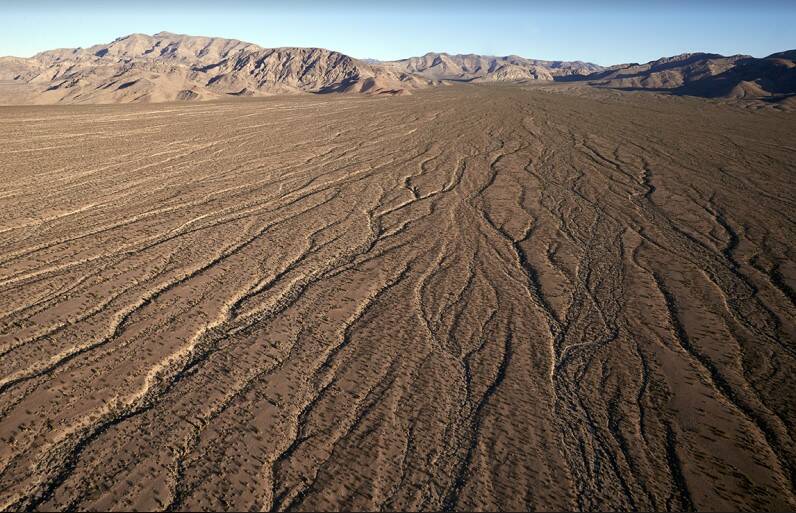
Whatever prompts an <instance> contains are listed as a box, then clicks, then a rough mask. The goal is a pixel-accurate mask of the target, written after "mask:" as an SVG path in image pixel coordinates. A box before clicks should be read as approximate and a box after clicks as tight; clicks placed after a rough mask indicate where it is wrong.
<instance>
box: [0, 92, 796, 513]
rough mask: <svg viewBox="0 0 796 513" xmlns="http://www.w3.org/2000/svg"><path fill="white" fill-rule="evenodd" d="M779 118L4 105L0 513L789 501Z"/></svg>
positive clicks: (793, 122) (757, 505)
mask: <svg viewBox="0 0 796 513" xmlns="http://www.w3.org/2000/svg"><path fill="white" fill-rule="evenodd" d="M794 116H796V115H795V114H793V113H787V112H778V111H775V110H772V109H762V110H759V111H751V110H745V109H741V108H738V107H735V106H732V105H727V104H720V103H711V102H708V101H704V100H697V99H688V98H675V97H661V96H657V95H654V94H643V93H623V94H620V93H615V92H605V91H593V90H588V89H561V90H560V91H555V90H553V91H547V90H542V89H539V88H521V87H517V86H492V87H490V86H469V87H448V88H440V89H435V90H430V91H422V92H419V93H417V94H415V95H413V96H409V97H400V98H352V97H331V96H319V97H292V98H286V97H275V98H272V99H261V100H250V101H247V100H240V101H234V102H226V103H225V102H219V103H205V104H163V105H150V106H142V105H138V106H136V105H126V106H86V107H78V106H69V107H6V108H2V109H0V440H1V441H2V443H0V509H11V510H17V509H43V510H52V509H66V508H76V509H100V510H104V509H113V510H118V509H133V508H138V509H147V510H149V509H164V508H169V509H177V510H179V509H194V510H195V509H210V510H212V509H234V510H248V509H280V510H281V509H294V510H314V509H321V510H328V509H340V508H352V509H379V508H382V509H399V510H402V509H403V510H405V509H409V510H414V509H457V510H458V509H507V510H521V509H547V510H550V509H584V510H589V509H642V510H650V509H654V510H665V509H673V510H683V509H702V510H707V509H713V510H728V509H744V510H752V509H774V510H792V509H794V508H796V498H795V496H796V490H795V487H794V477H795V476H796V444H794V429H795V428H796V426H794V421H795V420H796V374H795V372H796V361H795V360H794V357H795V356H796V354H795V351H796V345H795V344H794V342H796V336H794V331H795V326H796V304H795V303H794V301H795V300H796V299H795V297H794V287H795V286H796V285H795V284H796V258H794V241H796V225H794V216H796V199H794V198H796V185H794V184H795V183H796V180H794V172H796V137H794V133H796V117H794Z"/></svg>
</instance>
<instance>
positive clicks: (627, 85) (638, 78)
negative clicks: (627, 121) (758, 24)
mask: <svg viewBox="0 0 796 513" xmlns="http://www.w3.org/2000/svg"><path fill="white" fill-rule="evenodd" d="M794 58H796V50H789V51H785V52H780V53H775V54H772V55H770V56H768V57H765V58H762V59H757V58H754V57H750V56H748V55H733V56H729V57H725V56H722V55H718V54H708V53H694V54H683V55H677V56H674V57H667V58H662V59H658V60H656V61H651V62H648V63H646V64H628V65H623V66H616V67H612V68H611V69H606V70H603V71H599V72H596V73H592V74H590V75H588V76H587V77H584V78H582V79H580V77H565V78H564V80H567V79H568V80H573V79H579V80H585V81H587V82H589V83H590V84H592V85H596V86H602V87H612V88H618V89H649V90H662V91H670V92H672V93H674V94H684V95H692V96H703V97H709V98H768V97H781V96H786V95H791V94H794V93H796V77H795V75H796V65H794Z"/></svg>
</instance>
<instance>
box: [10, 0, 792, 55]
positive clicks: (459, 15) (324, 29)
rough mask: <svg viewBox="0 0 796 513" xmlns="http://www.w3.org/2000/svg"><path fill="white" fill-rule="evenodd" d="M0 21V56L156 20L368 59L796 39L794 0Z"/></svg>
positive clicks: (194, 10) (619, 1)
mask: <svg viewBox="0 0 796 513" xmlns="http://www.w3.org/2000/svg"><path fill="white" fill-rule="evenodd" d="M125 5H126V6H125ZM0 22H2V24H1V25H0V26H2V27H3V28H2V30H1V31H0V55H16V56H20V57H27V56H30V55H33V54H34V53H36V52H39V51H42V50H48V49H52V48H63V47H77V46H83V47H85V46H90V45H92V44H97V43H107V42H110V41H112V40H113V39H116V38H117V37H120V36H123V35H126V34H130V33H134V32H142V33H148V34H153V33H155V32H159V31H161V30H166V31H170V32H177V33H185V34H192V35H207V36H219V37H229V38H235V39H242V40H246V41H250V42H252V43H257V44H259V45H261V46H265V47H272V46H321V47H325V48H330V49H333V50H338V51H341V52H343V53H347V54H349V55H352V56H354V57H359V58H365V57H370V58H377V59H398V58H403V57H410V56H413V55H422V54H423V53H425V52H428V51H446V52H450V53H480V54H489V55H508V54H517V55H522V56H524V57H530V58H538V59H555V60H585V61H591V62H595V63H597V64H603V65H608V64H617V63H624V62H646V61H649V60H653V59H657V58H658V57H661V56H669V55H674V54H678V53H683V52H688V51H708V52H715V53H722V54H735V53H746V54H751V55H754V56H757V57H762V56H765V55H768V54H770V53H773V52H776V51H781V50H786V49H793V48H796V30H795V29H794V28H793V27H796V1H794V0H790V1H782V0H757V1H745V2H737V1H732V0H729V1H717V0H711V1H704V0H703V1H692V2H686V1H682V0H680V1H678V0H670V1H654V0H652V1H646V2H645V1H643V0H640V1H638V2H632V1H625V0H613V1H610V0H609V1H602V2H601V1H596V0H595V1H593V2H592V1H585V0H581V1H568V0H564V1H555V0H547V1H545V2H534V1H517V0H515V1H510V0H497V1H493V2H486V1H485V2H473V1H469V2H468V1H461V0H460V1H457V2H453V1H447V0H442V1H433V0H428V1H425V2H421V1H417V0H397V1H393V2H391V3H387V2H380V1H379V0H370V1H367V2H366V1H360V0H347V1H335V0H327V1H325V2H312V1H308V0H304V1H302V0H298V1H293V2H285V1H282V2H277V1H267V0H266V1H254V0H248V1H244V0H228V1H224V0H215V1H213V2H210V1H207V0H193V1H185V0H176V1H175V0H171V1H169V0H162V1H152V0H121V1H118V2H110V1H96V0H92V1H88V0H87V1H80V0H72V1H68V0H58V1H56V0H27V1H8V0H0Z"/></svg>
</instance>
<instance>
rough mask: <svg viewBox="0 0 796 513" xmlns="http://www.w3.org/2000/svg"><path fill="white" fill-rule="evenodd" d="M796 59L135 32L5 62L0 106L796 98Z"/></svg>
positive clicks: (0, 66) (792, 54)
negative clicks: (298, 97) (615, 58)
mask: <svg viewBox="0 0 796 513" xmlns="http://www.w3.org/2000/svg"><path fill="white" fill-rule="evenodd" d="M795 58H796V51H794V50H791V51H786V52H781V53H777V54H773V55H771V56H768V57H765V58H763V59H756V58H754V57H750V56H748V55H734V56H730V57H725V56H722V55H718V54H709V53H692V54H683V55H678V56H675V57H668V58H663V59H658V60H656V61H652V62H648V63H646V64H635V63H633V64H620V65H616V66H611V67H602V66H598V65H596V64H592V63H588V62H581V61H572V62H568V61H545V60H536V59H527V58H524V57H519V56H516V55H509V56H505V57H494V56H483V55H474V54H468V55H450V54H447V53H433V52H432V53H427V54H425V55H423V56H420V57H411V58H408V59H403V60H398V61H378V60H373V59H355V58H353V57H350V56H348V55H345V54H342V53H339V52H335V51H332V50H326V49H322V48H262V47H260V46H258V45H255V44H252V43H247V42H243V41H238V40H234V39H222V38H210V37H195V36H186V35H181V34H172V33H169V32H160V33H158V34H155V35H152V36H149V35H145V34H132V35H129V36H125V37H121V38H119V39H116V40H115V41H113V42H111V43H109V44H104V45H96V46H92V47H90V48H75V49H59V50H51V51H46V52H42V53H39V54H37V55H35V56H33V57H31V58H17V57H2V58H0V104H14V103H24V104H54V103H127V102H159V101H172V100H207V99H214V98H222V97H229V96H265V95H273V94H284V93H328V92H343V93H361V94H367V95H400V94H411V92H412V91H414V90H417V89H421V88H427V87H435V86H440V85H444V84H448V83H452V82H496V81H504V82H526V81H561V82H584V83H587V84H590V85H592V86H598V87H611V88H620V89H650V90H658V91H669V92H672V93H675V94H689V95H696V96H706V97H730V98H779V97H783V96H787V95H791V94H793V93H796V65H795V64H794V59H795Z"/></svg>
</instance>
